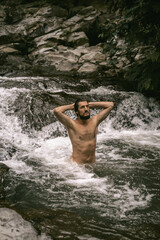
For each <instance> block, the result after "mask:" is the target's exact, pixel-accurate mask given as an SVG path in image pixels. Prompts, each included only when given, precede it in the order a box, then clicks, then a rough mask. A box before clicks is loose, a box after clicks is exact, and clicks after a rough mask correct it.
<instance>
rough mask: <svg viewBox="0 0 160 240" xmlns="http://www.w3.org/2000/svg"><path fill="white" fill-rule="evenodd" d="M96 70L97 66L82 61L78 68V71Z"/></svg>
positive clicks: (91, 71)
mask: <svg viewBox="0 0 160 240" xmlns="http://www.w3.org/2000/svg"><path fill="white" fill-rule="evenodd" d="M97 70H98V66H97V65H95V64H92V63H84V64H83V65H82V66H81V67H80V69H79V70H78V72H79V73H93V72H96V71H97Z"/></svg>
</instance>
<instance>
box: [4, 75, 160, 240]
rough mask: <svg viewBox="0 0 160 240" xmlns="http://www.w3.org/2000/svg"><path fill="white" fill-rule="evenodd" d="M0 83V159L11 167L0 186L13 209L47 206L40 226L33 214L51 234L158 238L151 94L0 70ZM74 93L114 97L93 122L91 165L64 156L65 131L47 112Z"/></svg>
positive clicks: (159, 174)
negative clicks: (100, 120) (103, 115)
mask: <svg viewBox="0 0 160 240" xmlns="http://www.w3.org/2000/svg"><path fill="white" fill-rule="evenodd" d="M62 83H63V84H62ZM0 84H1V87H0V152H1V156H0V161H1V162H3V163H4V164H6V165H7V166H8V167H9V168H10V171H9V173H8V174H7V176H6V177H5V179H4V187H5V193H6V201H8V202H10V203H11V204H12V206H13V207H14V209H24V210H25V212H26V214H27V211H30V209H34V210H37V211H42V212H43V211H50V212H52V211H53V212H52V218H53V221H52V222H49V220H48V221H45V220H44V222H43V224H42V225H43V228H42V227H40V223H39V220H38V219H36V218H35V219H34V220H33V223H34V226H35V227H36V228H38V229H40V230H42V231H44V232H47V233H48V234H49V235H50V236H52V238H53V239H69V240H74V239H79V240H101V239H104V240H120V239H121V240H140V239H142V240H145V239H146V240H151V239H155V240H158V239H160V228H159V226H160V208H159V206H160V195H159V194H160V190H159V189H160V164H159V161H160V121H159V120H160V108H159V105H158V103H157V102H156V101H155V100H154V99H153V98H146V97H144V96H143V95H142V94H140V93H136V92H125V91H123V90H120V89H118V87H117V86H116V85H115V86H111V85H108V86H98V85H96V84H92V83H89V81H86V80H85V79H80V80H79V81H78V82H77V83H75V81H73V80H72V81H65V79H63V78H62V77H61V78H60V77H59V78H58V77H57V78H52V79H49V78H42V77H41V78H39V77H18V78H12V77H0ZM81 95H83V96H86V97H87V98H88V99H90V100H91V101H103V100H108V101H114V103H115V107H114V109H113V110H112V112H111V114H110V115H109V117H108V118H107V119H106V120H105V121H104V122H103V123H102V124H101V125H100V126H99V132H98V136H97V148H96V163H95V164H92V165H77V164H76V163H74V162H72V161H71V160H70V156H71V153H72V148H71V143H70V140H69V138H68V135H67V131H66V130H65V128H64V127H63V126H62V125H61V123H59V122H58V121H57V120H56V118H55V117H54V115H53V112H52V109H53V108H54V107H55V106H58V105H60V104H67V103H72V102H74V101H75V99H76V98H77V97H79V96H81ZM96 112H97V110H91V113H92V114H95V113H96ZM67 114H69V116H70V117H72V118H75V117H76V116H75V114H74V113H73V112H72V111H69V112H68V113H67ZM41 217H42V218H44V219H45V216H43V214H42V216H41ZM50 218H51V217H50ZM42 225H41V226H42Z"/></svg>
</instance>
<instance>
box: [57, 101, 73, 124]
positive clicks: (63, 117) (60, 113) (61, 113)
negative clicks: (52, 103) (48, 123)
mask: <svg viewBox="0 0 160 240" xmlns="http://www.w3.org/2000/svg"><path fill="white" fill-rule="evenodd" d="M73 109H74V104H70V105H64V106H60V107H56V108H54V110H53V111H54V114H55V116H56V117H57V118H58V120H59V121H60V122H61V123H62V124H63V125H64V126H65V127H68V128H72V121H73V120H72V119H71V118H70V117H68V116H67V115H66V114H64V112H65V111H67V110H73Z"/></svg>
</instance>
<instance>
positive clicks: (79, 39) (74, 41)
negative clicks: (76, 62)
mask: <svg viewBox="0 0 160 240" xmlns="http://www.w3.org/2000/svg"><path fill="white" fill-rule="evenodd" d="M68 44H70V45H71V46H74V47H77V46H82V45H84V44H86V46H89V40H88V37H87V36H86V34H85V33H84V32H74V33H71V34H70V36H69V37H68Z"/></svg>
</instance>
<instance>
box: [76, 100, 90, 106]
mask: <svg viewBox="0 0 160 240" xmlns="http://www.w3.org/2000/svg"><path fill="white" fill-rule="evenodd" d="M83 105H88V102H87V101H82V102H79V103H78V106H79V107H81V106H83Z"/></svg>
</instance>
